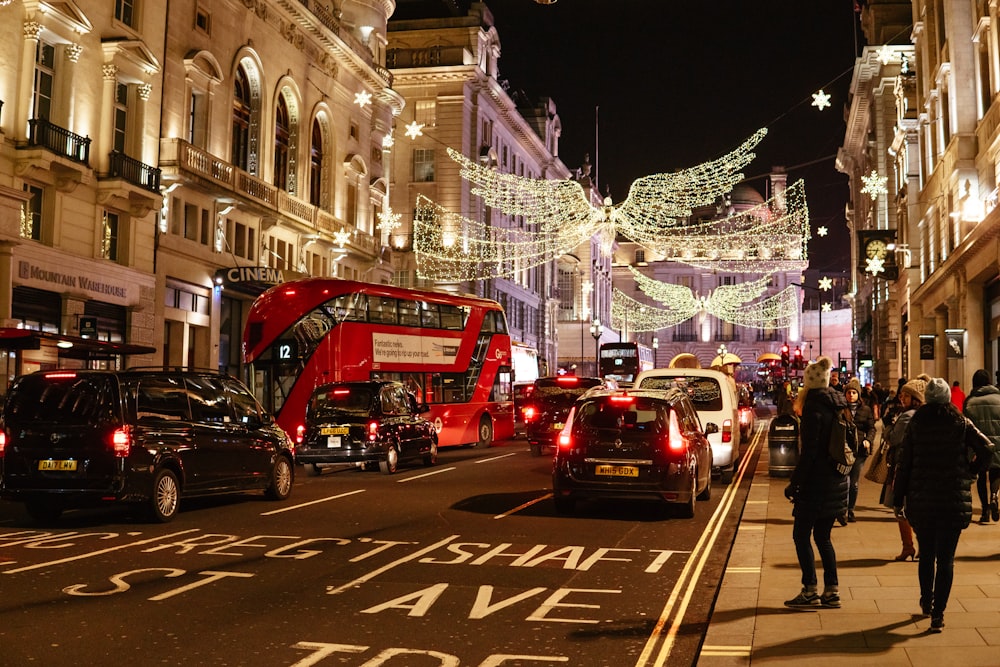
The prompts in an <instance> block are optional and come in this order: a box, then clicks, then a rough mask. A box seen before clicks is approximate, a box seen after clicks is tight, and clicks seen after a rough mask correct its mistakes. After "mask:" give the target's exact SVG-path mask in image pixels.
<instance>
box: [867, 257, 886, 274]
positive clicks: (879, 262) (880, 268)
mask: <svg viewBox="0 0 1000 667" xmlns="http://www.w3.org/2000/svg"><path fill="white" fill-rule="evenodd" d="M865 272H866V273H870V274H872V275H873V276H876V277H877V276H878V274H880V273H885V260H883V259H882V258H881V257H869V258H868V259H867V260H865Z"/></svg>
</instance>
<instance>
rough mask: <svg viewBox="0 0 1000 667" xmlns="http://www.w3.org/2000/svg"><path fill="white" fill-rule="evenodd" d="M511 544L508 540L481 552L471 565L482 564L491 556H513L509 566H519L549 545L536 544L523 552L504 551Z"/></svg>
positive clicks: (488, 560) (489, 559) (491, 557)
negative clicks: (483, 552)
mask: <svg viewBox="0 0 1000 667" xmlns="http://www.w3.org/2000/svg"><path fill="white" fill-rule="evenodd" d="M512 546H514V545H513V544H511V543H510V542H504V543H503V544H500V545H498V546H496V547H494V548H492V549H490V550H489V551H487V552H486V553H485V554H483V555H482V556H480V557H479V558H477V559H476V560H474V561H472V564H473V565H484V564H486V563H488V562H490V561H491V560H492V559H493V558H514V562H512V563H511V566H513V567H520V566H522V565H524V564H525V563H526V562H528V561H529V560H530V559H531V558H533V557H534V556H537V555H538V554H539V553H541V552H542V551H544V550H545V548H546V547H547V546H549V545H547V544H536V545H535V546H533V547H531V548H530V549H528V550H527V551H525V552H523V553H504V552H505V551H507V549H508V548H509V547H512Z"/></svg>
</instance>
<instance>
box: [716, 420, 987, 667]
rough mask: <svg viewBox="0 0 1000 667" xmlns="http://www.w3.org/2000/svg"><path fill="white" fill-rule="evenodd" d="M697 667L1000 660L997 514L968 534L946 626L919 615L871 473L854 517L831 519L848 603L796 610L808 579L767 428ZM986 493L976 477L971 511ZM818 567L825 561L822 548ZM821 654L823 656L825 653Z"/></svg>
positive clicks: (934, 665)
mask: <svg viewBox="0 0 1000 667" xmlns="http://www.w3.org/2000/svg"><path fill="white" fill-rule="evenodd" d="M761 446H762V448H763V449H762V451H761V454H760V457H759V459H758V463H757V471H756V474H755V475H754V479H753V484H752V485H751V487H750V494H749V496H748V498H747V504H746V507H745V508H744V511H743V516H742V518H741V521H740V526H739V529H738V531H737V535H736V542H735V544H734V545H733V551H732V554H731V556H730V559H729V564H728V566H727V569H726V573H725V575H724V578H723V582H722V588H721V591H720V593H719V598H718V600H716V604H715V609H714V611H713V613H712V618H711V621H710V624H709V630H708V634H707V635H706V637H705V643H704V645H703V646H702V649H701V654H700V656H699V658H698V660H697V665H698V667H728V666H733V665H750V664H753V665H804V664H807V663H812V664H822V665H823V666H824V667H837V666H838V665H844V666H845V667H846V666H848V665H849V666H850V667H862V666H866V665H873V666H877V667H897V666H899V667H911V666H912V667H951V666H953V665H954V666H956V667H958V666H961V667H998V666H1000V524H998V523H990V524H988V525H979V524H978V523H975V521H974V522H973V523H972V525H970V526H969V527H968V528H967V529H966V530H965V531H963V533H962V538H961V540H960V542H959V544H958V552H957V555H956V558H955V581H954V586H953V588H952V591H951V597H950V599H949V602H948V608H947V610H946V611H945V614H944V620H945V628H944V630H943V631H942V632H941V633H930V632H929V626H930V618H928V617H925V616H921V615H920V614H919V611H920V610H919V606H918V598H919V597H920V587H919V585H918V583H917V563H915V562H911V561H907V562H900V563H897V562H895V561H894V560H892V559H893V557H894V556H896V555H897V554H898V553H899V552H900V550H901V547H900V541H899V532H898V530H897V528H896V521H895V519H894V518H893V515H892V510H890V509H888V508H885V507H882V506H881V505H880V504H879V502H878V497H879V493H880V491H881V485H879V484H875V483H873V482H870V481H868V480H866V479H864V478H863V477H862V479H861V488H860V492H859V498H858V504H857V508H856V512H855V513H856V515H857V518H858V520H857V522H856V523H849V524H847V526H845V527H841V526H840V525H839V524H834V529H833V544H834V547H835V548H836V550H837V563H838V575H839V579H840V597H841V600H842V602H843V606H842V607H841V608H840V609H819V610H812V609H809V610H796V609H789V608H787V607H785V606H784V604H783V602H784V600H787V599H790V598H792V597H794V596H795V594H797V593H798V592H799V590H800V589H801V584H800V578H799V577H800V573H799V567H798V563H797V561H796V559H795V551H794V547H793V545H792V506H791V503H789V502H788V500H786V499H785V497H784V493H783V491H784V488H785V486H786V485H787V484H788V479H787V478H785V477H770V476H769V475H768V451H767V438H766V433H765V434H764V435H763V442H762V445H761ZM978 518H979V500H978V498H977V497H976V494H975V486H973V519H974V520H975V519H978ZM817 573H818V574H819V578H820V582H822V577H823V575H822V568H821V566H820V564H819V562H818V558H817ZM817 659H819V660H820V662H817Z"/></svg>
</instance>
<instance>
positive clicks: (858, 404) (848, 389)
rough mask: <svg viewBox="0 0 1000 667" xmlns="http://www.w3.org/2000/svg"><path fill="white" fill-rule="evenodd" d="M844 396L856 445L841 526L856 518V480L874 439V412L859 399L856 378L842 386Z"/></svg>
mask: <svg viewBox="0 0 1000 667" xmlns="http://www.w3.org/2000/svg"><path fill="white" fill-rule="evenodd" d="M844 398H845V399H847V407H848V409H849V410H850V411H851V416H852V417H853V418H854V426H855V428H856V429H857V440H858V447H857V451H855V452H854V465H853V466H851V472H850V474H849V475H848V478H849V480H850V490H849V492H848V494H847V516H846V517H838V518H837V520H838V521H841V524H840V525H842V526H843V525H847V522H851V523H853V522H854V521H856V520H857V519H856V517H855V516H854V507H855V505H857V503H858V482H860V481H861V470H862V468H864V466H865V461H867V460H868V454H869V453H870V452H871V446H872V445H871V443H872V442H874V441H875V413H874V412H872V409H871V406H869V405H868V404H867V403H866V402H865V401H863V400H862V399H861V383H860V382H859V381H858V378H851V379H850V380H849V381H848V383H847V386H845V387H844Z"/></svg>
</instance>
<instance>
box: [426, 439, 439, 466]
mask: <svg viewBox="0 0 1000 667" xmlns="http://www.w3.org/2000/svg"><path fill="white" fill-rule="evenodd" d="M437 460H438V446H437V443H436V442H432V443H431V451H430V452H428V453H427V454H424V465H425V466H432V465H434V464H435V463H437Z"/></svg>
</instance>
